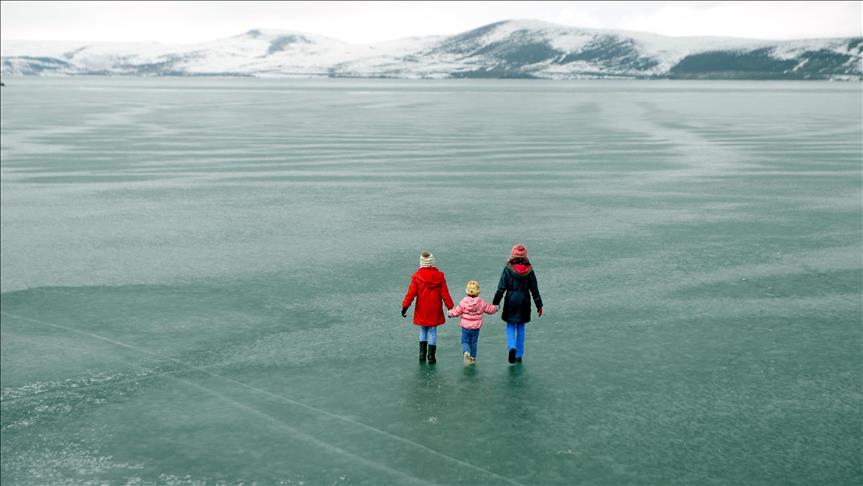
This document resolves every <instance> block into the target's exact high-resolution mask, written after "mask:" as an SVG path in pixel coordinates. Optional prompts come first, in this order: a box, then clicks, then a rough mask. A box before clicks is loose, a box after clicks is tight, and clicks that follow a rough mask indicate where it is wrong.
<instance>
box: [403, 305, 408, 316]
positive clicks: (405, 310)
mask: <svg viewBox="0 0 863 486" xmlns="http://www.w3.org/2000/svg"><path fill="white" fill-rule="evenodd" d="M402 317H404V318H405V319H407V317H408V308H407V307H402Z"/></svg>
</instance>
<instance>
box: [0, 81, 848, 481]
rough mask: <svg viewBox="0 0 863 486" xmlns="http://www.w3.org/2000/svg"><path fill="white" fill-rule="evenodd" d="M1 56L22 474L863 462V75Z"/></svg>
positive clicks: (9, 328) (776, 473) (13, 426)
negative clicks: (470, 322) (476, 295)
mask: <svg viewBox="0 0 863 486" xmlns="http://www.w3.org/2000/svg"><path fill="white" fill-rule="evenodd" d="M5 81H6V84H7V86H6V87H4V88H3V89H2V152H0V156H2V157H0V159H2V179H0V198H2V218H0V243H2V259H0V287H2V314H0V315H2V321H0V324H2V326H0V327H2V363H0V365H2V366H0V370H2V397H0V406H2V435H0V452H2V470H0V473H2V476H0V477H2V481H3V483H4V484H60V483H62V484H103V483H107V484H235V483H241V482H242V483H244V484H252V483H257V484H285V485H300V484H305V485H313V484H327V485H329V484H335V485H340V484H374V485H378V484H414V483H417V484H420V483H431V484H465V485H477V484H525V485H526V484H561V485H563V484H578V483H585V484H714V483H715V484H783V485H784V484H807V485H809V484H832V485H836V484H852V483H857V484H859V483H860V481H861V480H863V454H861V451H862V450H863V437H861V435H863V434H861V430H863V371H861V370H863V351H861V343H863V326H861V317H863V316H861V313H863V311H861V294H863V257H861V255H863V253H861V252H863V242H861V235H863V228H861V224H863V219H861V214H863V209H861V204H863V203H861V188H863V178H861V164H863V148H861V137H863V128H861V119H863V114H861V110H863V108H861V107H863V99H861V85H860V84H859V83H826V82H705V81H702V82H671V81H668V82H653V81H615V82H611V81H590V82H543V81H493V80H489V81H466V80H465V81H395V80H314V81H295V80H256V79H197V78H193V79H177V78H167V79H110V78H75V79H20V78H18V79H13V78H10V79H6V80H5ZM516 242H524V243H525V244H526V245H527V247H528V249H529V251H530V257H531V259H532V261H533V263H534V266H535V268H536V271H537V276H538V280H539V287H540V290H541V292H542V297H543V300H544V301H545V306H546V308H545V312H546V315H545V316H544V317H543V318H541V319H536V318H534V321H533V322H531V323H530V324H528V325H527V346H526V353H525V358H524V363H522V364H521V365H517V366H510V365H509V364H508V363H507V362H506V346H505V333H504V326H503V324H502V322H501V321H500V319H499V318H498V316H489V317H487V318H486V324H485V326H484V327H483V330H482V333H481V335H480V339H479V354H478V363H477V365H476V366H475V367H469V368H465V367H464V366H463V364H462V358H461V348H460V343H459V328H458V323H457V321H456V320H449V321H448V323H447V324H446V325H444V326H443V327H442V328H441V329H440V332H439V337H438V339H439V350H438V363H437V364H436V365H434V366H433V367H430V366H428V365H418V363H417V360H416V354H417V344H416V341H417V337H416V328H415V327H414V326H413V325H411V324H410V322H409V321H405V320H404V319H402V317H401V316H400V315H399V309H400V304H401V299H402V297H403V296H404V293H405V291H406V289H407V284H408V281H409V276H410V274H411V273H412V272H413V271H415V269H416V267H417V263H418V260H417V257H418V254H419V252H420V251H421V250H423V249H428V250H431V251H432V252H433V253H434V254H435V256H436V258H437V262H438V266H439V267H440V268H441V270H442V271H444V272H445V273H446V275H447V280H448V282H449V287H450V289H451V290H452V294H453V298H455V299H460V298H461V297H462V296H463V295H464V294H463V289H464V285H465V282H467V281H468V280H470V279H475V280H477V281H479V283H480V284H481V286H482V295H483V296H484V297H485V298H487V299H489V300H490V299H491V297H492V295H493V294H494V287H495V285H496V283H497V279H498V277H499V275H500V271H501V268H502V266H503V264H504V263H505V260H506V257H507V256H508V254H509V250H510V248H511V247H512V245H513V244H514V243H516ZM409 317H410V315H409Z"/></svg>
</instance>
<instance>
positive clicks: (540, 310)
mask: <svg viewBox="0 0 863 486" xmlns="http://www.w3.org/2000/svg"><path fill="white" fill-rule="evenodd" d="M536 313H537V314H539V317H542V307H540V308H539V309H537V310H536Z"/></svg>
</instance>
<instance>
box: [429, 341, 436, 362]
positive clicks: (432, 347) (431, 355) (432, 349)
mask: <svg viewBox="0 0 863 486" xmlns="http://www.w3.org/2000/svg"><path fill="white" fill-rule="evenodd" d="M436 349H437V346H435V345H434V344H429V364H435V363H437V360H436V359H435V358H434V352H435V350H436Z"/></svg>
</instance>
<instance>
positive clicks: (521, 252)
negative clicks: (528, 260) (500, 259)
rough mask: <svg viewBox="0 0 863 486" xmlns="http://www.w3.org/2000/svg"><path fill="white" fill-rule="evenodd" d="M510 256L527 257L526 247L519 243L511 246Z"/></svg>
mask: <svg viewBox="0 0 863 486" xmlns="http://www.w3.org/2000/svg"><path fill="white" fill-rule="evenodd" d="M511 256H512V257H513V258H525V257H527V247H525V246H524V245H522V244H521V243H519V244H517V245H515V246H513V247H512V255H511Z"/></svg>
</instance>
